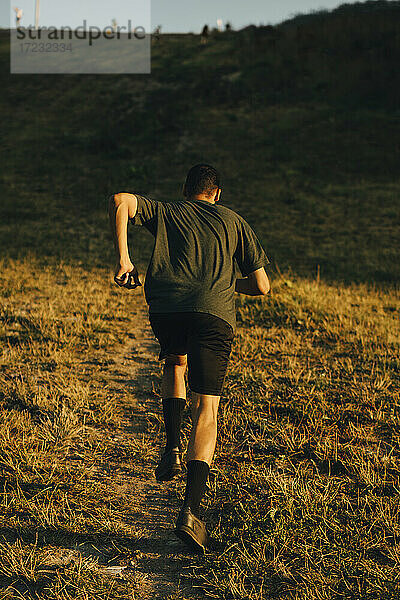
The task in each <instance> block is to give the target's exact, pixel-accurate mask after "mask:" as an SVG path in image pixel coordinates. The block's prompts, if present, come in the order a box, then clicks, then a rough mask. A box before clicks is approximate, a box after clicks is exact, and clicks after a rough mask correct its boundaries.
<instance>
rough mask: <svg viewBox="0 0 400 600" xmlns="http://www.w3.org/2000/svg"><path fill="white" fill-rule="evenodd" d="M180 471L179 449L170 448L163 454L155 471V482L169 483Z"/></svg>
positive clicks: (180, 454)
mask: <svg viewBox="0 0 400 600" xmlns="http://www.w3.org/2000/svg"><path fill="white" fill-rule="evenodd" d="M181 471H182V452H181V451H180V450H179V448H172V450H169V451H168V452H164V454H163V455H162V457H161V460H160V462H159V465H158V467H157V468H156V470H155V474H156V479H157V481H170V480H171V479H173V478H174V477H175V475H178V473H180V472H181Z"/></svg>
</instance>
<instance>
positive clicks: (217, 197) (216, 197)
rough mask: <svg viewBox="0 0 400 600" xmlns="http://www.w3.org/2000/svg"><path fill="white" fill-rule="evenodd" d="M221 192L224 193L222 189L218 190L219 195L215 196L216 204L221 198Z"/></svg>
mask: <svg viewBox="0 0 400 600" xmlns="http://www.w3.org/2000/svg"><path fill="white" fill-rule="evenodd" d="M221 192H222V190H221V188H218V190H217V193H216V194H215V196H214V202H218V200H219V199H220V197H221Z"/></svg>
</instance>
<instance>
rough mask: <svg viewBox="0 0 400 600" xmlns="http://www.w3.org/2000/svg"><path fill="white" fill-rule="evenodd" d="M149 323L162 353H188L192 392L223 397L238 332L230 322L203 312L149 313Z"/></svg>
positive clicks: (161, 355) (189, 380)
mask: <svg viewBox="0 0 400 600" xmlns="http://www.w3.org/2000/svg"><path fill="white" fill-rule="evenodd" d="M149 318H150V325H151V328H152V329H153V332H154V335H155V336H156V338H157V339H158V341H159V343H160V346H161V352H160V356H159V359H158V360H163V359H164V358H165V357H166V356H168V355H169V354H181V355H182V354H187V359H188V383H189V387H190V389H191V390H192V392H197V393H198V394H209V395H211V396H220V395H221V391H222V387H223V385H224V380H225V374H226V369H227V366H228V361H229V355H230V353H231V346H232V341H233V338H234V337H235V334H234V332H233V329H232V327H231V325H229V323H227V322H226V321H224V320H223V319H220V318H219V317H215V316H214V315H210V314H208V313H201V312H180V313H150V314H149Z"/></svg>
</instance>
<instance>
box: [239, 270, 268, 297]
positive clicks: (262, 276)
mask: <svg viewBox="0 0 400 600" xmlns="http://www.w3.org/2000/svg"><path fill="white" fill-rule="evenodd" d="M235 290H236V291H237V292H239V294H246V295H247V296H266V295H267V294H268V292H269V290H270V284H269V279H268V275H267V274H266V272H265V269H264V267H261V269H257V270H256V271H253V272H252V273H250V275H249V276H248V277H246V278H245V279H237V280H236V288H235Z"/></svg>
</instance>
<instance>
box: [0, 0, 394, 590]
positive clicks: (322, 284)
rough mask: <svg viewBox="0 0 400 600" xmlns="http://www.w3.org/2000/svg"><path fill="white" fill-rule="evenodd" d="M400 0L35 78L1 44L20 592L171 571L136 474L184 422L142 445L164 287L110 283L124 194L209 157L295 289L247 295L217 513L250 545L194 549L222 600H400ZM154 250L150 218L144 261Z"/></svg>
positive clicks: (131, 586) (7, 455) (2, 517)
mask: <svg viewBox="0 0 400 600" xmlns="http://www.w3.org/2000/svg"><path fill="white" fill-rule="evenodd" d="M399 4H400V3H399V2H367V3H364V4H357V5H351V6H349V5H344V6H343V7H341V8H339V9H337V10H335V11H332V12H331V13H325V12H322V13H321V12H320V13H314V14H311V15H304V16H301V17H299V16H297V17H295V18H294V19H292V20H290V21H288V22H285V23H283V24H281V25H279V26H276V27H260V28H255V27H250V28H246V29H244V30H242V31H238V32H226V33H223V34H215V35H213V36H212V37H211V38H210V41H209V43H208V44H207V45H206V46H204V47H203V46H200V42H199V39H198V37H197V36H193V35H165V36H164V35H163V36H161V40H160V42H159V43H155V44H154V45H153V48H152V50H153V71H152V75H151V76H132V77H128V76H114V77H106V76H102V77H95V76H84V77H82V76H54V75H53V76H10V75H9V74H8V60H9V57H8V34H7V32H2V33H1V35H0V83H1V86H2V94H1V95H0V115H1V120H0V135H1V140H2V143H1V146H0V165H1V167H0V169H1V171H0V177H1V178H0V194H1V202H0V244H1V249H2V250H1V251H2V259H1V261H0V282H1V290H0V342H1V354H0V405H1V409H2V410H1V418H0V481H1V484H2V492H3V493H2V495H1V496H0V558H1V560H0V597H1V598H7V599H8V598H9V599H10V600H11V598H13V599H14V598H35V599H36V600H52V599H54V600H86V599H89V598H90V600H103V599H104V598H105V597H107V598H110V600H127V599H128V598H130V599H132V598H135V597H141V595H140V594H141V589H142V588H141V587H140V586H141V585H143V577H142V573H143V570H142V571H141V570H140V568H141V566H142V568H143V564H146V561H147V565H152V564H154V557H156V562H157V564H161V565H162V564H164V563H165V561H166V560H167V559H168V556H167V558H166V555H161V554H157V552H158V551H159V549H155V548H153V550H152V552H153V554H152V555H151V557H149V556H148V555H146V554H145V555H144V557H140V552H139V553H138V552H137V548H138V546H137V544H138V543H139V542H140V539H141V536H143V532H141V531H140V530H139V529H138V528H137V524H136V521H135V518H134V516H132V515H134V503H133V500H132V498H131V497H130V496H129V495H126V494H124V493H122V491H121V490H123V489H124V488H123V484H124V475H121V476H120V475H118V467H119V466H120V465H121V464H123V466H125V467H127V466H129V461H131V462H132V463H133V462H134V465H135V468H136V469H138V470H139V471H141V470H142V469H144V468H149V464H150V463H151V464H155V460H156V456H157V453H158V450H159V447H160V445H161V440H162V429H161V427H160V417H159V416H158V417H157V415H153V416H152V418H151V419H150V418H149V419H148V421H147V430H146V431H145V432H144V434H143V435H147V436H148V437H147V438H144V437H143V440H141V439H139V438H140V436H139V438H138V439H137V440H134V439H132V437H131V438H129V440H128V437H127V436H126V432H125V434H124V427H125V425H126V420H127V419H128V425H129V423H131V421H129V419H132V410H133V408H132V407H133V406H134V402H135V400H134V395H135V394H136V393H137V390H136V387H137V386H136V384H135V385H134V386H133V387H131V388H128V387H127V386H126V385H125V384H126V380H127V379H128V378H129V377H131V376H130V375H129V365H128V366H126V367H124V366H123V364H122V362H121V361H120V362H119V363H118V361H117V362H116V357H117V356H120V354H121V345H122V344H124V343H126V342H127V340H131V338H134V337H135V335H136V334H137V329H138V318H139V317H138V314H135V306H136V304H135V302H139V300H136V301H135V300H134V298H136V296H133V297H132V296H131V297H130V296H129V295H128V296H126V295H124V294H123V291H121V290H119V289H117V288H115V286H112V284H111V277H110V275H111V267H112V263H113V255H112V248H111V240H110V237H109V233H108V223H107V218H106V212H105V211H106V198H107V196H108V195H109V194H110V193H111V192H115V191H119V190H123V189H124V190H131V191H138V192H142V193H148V194H150V195H153V196H154V197H155V198H158V199H165V200H173V199H177V198H179V197H180V191H181V185H182V180H183V178H184V176H185V173H186V171H187V169H188V168H189V167H190V166H191V165H192V164H193V163H195V162H199V161H203V160H205V161H208V162H211V163H215V165H216V166H217V167H219V169H220V170H221V172H222V175H223V183H224V192H223V202H224V203H226V204H227V205H229V206H231V207H232V208H233V209H235V210H238V211H239V212H241V213H242V214H243V216H245V217H246V218H247V219H248V220H249V222H250V223H251V224H252V225H253V227H254V228H255V230H256V231H257V233H258V234H259V236H260V238H261V239H262V241H263V243H264V246H265V248H266V250H267V253H268V254H269V255H270V257H271V258H272V260H273V266H272V270H271V274H272V277H273V285H272V292H271V296H270V297H267V298H262V299H252V298H242V297H240V298H238V302H237V306H238V318H239V319H238V320H239V330H238V336H237V339H236V340H235V345H234V349H233V355H232V361H231V364H230V367H229V372H228V376H227V382H226V388H225V391H224V397H223V398H222V401H221V410H220V439H219V442H218V443H219V445H218V449H217V455H216V460H215V463H214V465H213V469H212V472H211V478H210V489H209V491H208V493H207V497H206V502H205V504H206V508H207V514H208V519H209V522H210V525H211V529H212V535H213V537H214V538H216V539H217V540H220V541H221V542H222V541H223V542H224V543H225V544H226V546H225V550H224V551H223V552H210V553H209V554H208V555H207V556H206V557H205V558H203V557H198V558H193V560H189V561H188V560H187V559H186V558H182V559H179V557H178V558H175V559H174V560H175V561H179V560H180V561H181V562H179V568H182V569H184V571H185V572H186V573H187V569H188V568H189V569H190V573H191V575H190V577H189V578H188V579H186V581H187V582H189V585H190V586H191V587H193V586H195V585H197V586H200V587H201V588H202V589H203V591H204V590H205V592H206V593H207V594H208V597H212V598H217V599H220V600H270V599H271V598H280V599H283V598H284V599H290V600H338V599H342V598H343V599H345V600H382V599H383V598H384V599H385V600H397V599H398V597H399V590H400V582H399V575H398V573H399V562H400V554H399V551H400V529H399V515H400V504H399V493H398V491H399V481H400V440H399V431H400V422H399V418H400V412H399V402H400V398H399V390H400V379H399V373H400V364H399V355H400V353H399V349H400V337H399V328H398V322H399V315H400V295H399V290H398V281H399V277H400V267H399V261H398V247H399V243H400V233H399V231H400V229H399V209H398V195H399V191H400V182H399V177H398V164H399V143H398V140H399V139H400V136H399V134H400V131H399V130H400V113H399V108H398V107H399V102H398V100H399V87H400V86H399V72H398V68H397V65H398V62H399V34H398V25H397V23H398V11H399ZM137 229H138V228H137ZM150 241H151V240H150V238H149V237H147V236H146V233H145V232H140V231H137V230H135V231H134V232H131V245H132V255H133V258H134V260H135V261H137V262H138V263H139V264H140V265H141V268H142V269H143V267H144V265H145V262H146V259H147V258H148V256H149V252H150V249H151V244H150ZM317 273H318V276H317ZM383 284H384V285H383ZM135 293H136V292H135ZM129 298H132V300H131V302H129ZM139 298H140V297H139ZM127 307H128V309H127ZM132 308H133V310H132ZM134 358H135V357H134ZM110 377H111V379H110ZM118 378H119V379H118ZM121 380H122V383H121ZM118 381H120V383H118ZM159 383H160V372H159V371H154V372H151V373H150V375H149V376H148V378H147V379H146V386H147V387H146V390H145V391H144V395H145V397H146V398H147V399H148V398H150V397H151V398H153V396H154V393H157V389H158V387H159ZM132 396H133V397H132ZM188 412H189V411H188ZM127 415H128V416H127ZM186 416H187V417H189V415H188V414H187V415H186ZM124 419H125V421H124ZM121 423H122V425H121ZM187 427H188V425H186V428H185V431H184V435H187V433H188V429H187ZM128 429H129V431H130V432H131V433H132V425H129V427H128ZM138 435H139V434H138ZM145 439H146V440H149V442H148V443H147V442H146V443H144V440H145ZM104 473H106V476H105V475H104ZM118 477H120V480H119V479H118ZM182 491H183V482H182V481H178V482H177V484H176V488H175V490H174V492H173V497H171V503H172V504H173V502H175V503H176V498H177V497H178V498H181V497H182ZM150 541H151V540H150ZM152 560H153V563H152ZM132 561H134V564H135V565H136V566H137V565H138V568H136V566H135V569H136V571H135V572H134V575H132V579H131V580H122V579H121V580H120V579H110V578H109V577H108V576H107V577H106V576H105V575H104V572H105V566H108V565H126V564H129V565H130V564H132ZM137 561H138V562H137ZM141 561H142V562H141ZM163 561H164V563H163ZM165 565H166V563H165ZM147 568H148V569H149V568H150V567H149V566H148V567H147ZM165 568H168V565H166V566H165ZM157 574H158V575H159V574H160V573H159V572H158V571H157V573H156V575H157ZM158 575H157V576H158ZM141 577H142V579H141ZM161 577H162V575H161ZM205 592H204V593H205ZM153 597H155V596H153ZM173 597H176V598H182V600H184V598H186V595H185V593H184V592H183V591H177V592H176V594H175V596H173ZM164 598H165V596H164V597H163V600H164Z"/></svg>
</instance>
